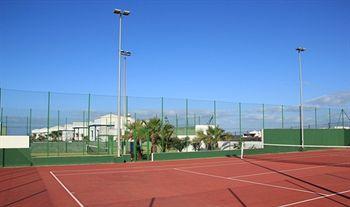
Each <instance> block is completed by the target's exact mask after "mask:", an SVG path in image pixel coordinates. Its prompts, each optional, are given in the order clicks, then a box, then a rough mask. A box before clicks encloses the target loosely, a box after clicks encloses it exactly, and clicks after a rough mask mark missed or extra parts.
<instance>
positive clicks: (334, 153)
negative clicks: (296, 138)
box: [241, 143, 350, 167]
mask: <svg viewBox="0 0 350 207" xmlns="http://www.w3.org/2000/svg"><path fill="white" fill-rule="evenodd" d="M262 145H263V146H262V147H261V148H260V149H252V148H249V146H248V147H247V146H246V144H245V143H242V146H243V147H241V159H255V160H266V161H274V162H284V163H296V164H306V165H337V166H339V165H340V166H346V167H350V146H336V145H334V146H329V145H304V146H302V145H291V144H273V143H264V144H262Z"/></svg>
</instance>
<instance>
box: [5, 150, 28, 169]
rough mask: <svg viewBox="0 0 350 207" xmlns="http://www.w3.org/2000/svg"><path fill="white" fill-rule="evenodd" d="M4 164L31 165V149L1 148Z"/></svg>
mask: <svg viewBox="0 0 350 207" xmlns="http://www.w3.org/2000/svg"><path fill="white" fill-rule="evenodd" d="M1 151H2V153H1V154H2V155H1V158H2V159H1V160H2V163H1V164H2V166H4V167H7V166H30V165H31V163H32V158H31V156H30V149H1Z"/></svg>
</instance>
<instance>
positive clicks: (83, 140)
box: [81, 111, 86, 155]
mask: <svg viewBox="0 0 350 207" xmlns="http://www.w3.org/2000/svg"><path fill="white" fill-rule="evenodd" d="M85 129H86V128H85V111H83V138H82V139H81V142H82V143H83V155H85Z"/></svg>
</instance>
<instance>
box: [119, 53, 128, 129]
mask: <svg viewBox="0 0 350 207" xmlns="http://www.w3.org/2000/svg"><path fill="white" fill-rule="evenodd" d="M120 54H121V55H122V56H123V57H124V81H123V82H124V92H123V93H124V124H127V121H128V118H127V113H126V112H127V94H126V85H127V84H126V83H127V81H126V77H127V76H126V57H129V56H130V55H131V52H129V51H125V50H122V51H121V52H120Z"/></svg>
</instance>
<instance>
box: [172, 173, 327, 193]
mask: <svg viewBox="0 0 350 207" xmlns="http://www.w3.org/2000/svg"><path fill="white" fill-rule="evenodd" d="M174 170H177V171H181V172H186V173H192V174H197V175H203V176H208V177H214V178H220V179H226V180H232V181H238V182H243V183H250V184H255V185H261V186H265V187H272V188H280V189H284V190H291V191H297V192H303V193H311V194H316V195H327V194H324V193H319V192H313V191H308V190H301V189H297V188H290V187H285V186H280V185H272V184H268V183H260V182H255V181H250V180H242V179H236V178H230V177H224V176H219V175H212V174H207V173H200V172H196V171H191V170H182V169H178V168H174Z"/></svg>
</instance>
